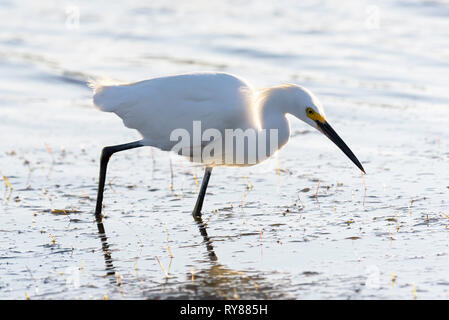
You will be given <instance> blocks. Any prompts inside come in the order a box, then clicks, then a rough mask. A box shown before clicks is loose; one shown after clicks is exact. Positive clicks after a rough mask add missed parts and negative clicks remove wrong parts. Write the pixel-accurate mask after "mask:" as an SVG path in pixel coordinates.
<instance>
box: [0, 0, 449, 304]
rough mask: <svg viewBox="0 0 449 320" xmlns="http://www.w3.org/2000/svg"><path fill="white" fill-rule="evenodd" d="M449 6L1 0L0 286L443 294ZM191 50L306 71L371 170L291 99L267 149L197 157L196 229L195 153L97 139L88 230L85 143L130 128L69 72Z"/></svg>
mask: <svg viewBox="0 0 449 320" xmlns="http://www.w3.org/2000/svg"><path fill="white" fill-rule="evenodd" d="M448 17H449V2H448V1H372V2H371V1H300V2H298V1H290V0H285V1H248V0H246V1H240V0H239V1H199V0H197V1H170V2H169V1H151V2H145V1H134V0H131V1H126V2H122V3H118V2H110V1H109V2H108V1H69V2H61V1H7V0H2V1H0V137H1V145H0V146H1V150H0V176H1V177H2V178H3V183H2V184H3V186H2V187H3V188H4V194H3V199H2V203H1V206H0V244H1V250H0V298H2V299H7V298H14V299H25V298H27V297H29V298H31V299H60V298H63V299H74V298H79V299H88V298H94V299H102V298H104V297H107V298H115V299H123V298H138V299H143V298H150V299H155V298H163V299H166V298H193V299H202V298H222V299H224V298H230V299H238V298H290V299H310V298H326V299H327V298H331V299H332V298H333V299H365V298H380V299H390V298H399V299H413V298H431V299H434V298H438V299H441V298H442V299H447V298H448V297H449V279H448V276H447V275H448V274H449V273H448V271H449V270H448V266H449V256H448V255H449V248H448V244H449V242H448V240H447V232H448V225H449V216H448V215H449V208H448V200H447V199H448V194H449V162H448V160H449V119H448V116H447V107H448V104H449V90H448V89H447V86H448V83H449V76H448V74H449V43H448V39H449V19H448ZM205 70H206V71H210V70H215V71H225V72H230V73H235V74H238V75H239V76H241V77H243V78H245V79H247V80H248V81H249V82H250V83H252V84H253V85H254V86H256V87H259V88H261V87H266V86H272V85H277V84H280V83H285V82H293V83H297V84H300V85H303V86H305V87H307V88H309V89H310V90H312V91H313V92H314V93H315V94H316V95H317V96H318V97H319V98H320V99H321V101H322V102H323V105H324V107H325V109H326V113H327V116H328V118H329V120H330V121H331V123H333V125H334V127H335V128H336V129H337V131H338V132H340V133H341V136H342V137H343V138H344V140H345V141H347V142H348V145H349V146H350V147H351V149H353V151H354V152H355V154H356V155H357V156H358V157H359V159H360V160H361V161H362V163H363V164H364V167H365V169H366V170H367V173H368V175H367V176H365V178H364V180H362V178H361V176H360V175H359V173H358V171H357V170H356V169H355V168H354V167H353V165H352V164H351V163H350V162H349V161H348V160H347V159H346V158H345V156H344V155H343V154H342V153H341V152H340V151H339V150H338V149H337V148H336V147H335V146H333V145H332V144H331V143H330V142H329V141H327V140H326V139H325V138H324V137H322V136H321V135H320V134H319V133H318V132H312V131H310V129H309V128H308V127H306V126H305V125H304V124H302V123H300V122H299V121H297V120H294V119H291V120H292V131H293V136H292V139H291V141H290V143H289V145H288V146H287V147H285V148H284V149H283V150H282V151H281V152H280V153H279V154H278V157H276V158H275V159H271V160H269V161H267V162H265V163H263V164H261V165H258V166H255V167H253V168H246V169H232V168H225V169H218V170H215V171H214V174H213V175H212V179H211V182H210V187H209V189H208V194H207V197H206V201H205V207H204V219H205V221H204V222H205V223H206V227H207V231H206V230H205V229H204V228H201V227H200V226H199V225H197V223H196V222H195V221H193V219H192V217H191V210H192V208H193V204H194V201H195V198H196V193H197V192H198V182H200V179H201V175H202V169H201V167H198V166H195V165H193V164H191V163H189V162H187V161H186V160H184V159H182V158H179V157H177V156H174V155H170V154H168V153H163V152H160V151H158V150H151V149H150V148H143V149H142V150H134V151H130V152H127V153H126V154H119V155H117V156H114V159H113V161H112V162H111V164H110V169H109V176H108V181H107V184H108V185H107V190H106V194H105V209H104V213H105V214H106V219H105V225H104V227H105V230H106V234H105V235H104V234H99V233H98V230H97V226H96V224H95V222H94V220H93V216H92V214H93V208H94V205H95V196H96V183H97V174H98V172H97V171H98V158H99V155H100V151H101V148H102V147H103V146H105V145H113V144H118V143H125V142H129V141H132V140H135V139H138V138H139V135H138V133H137V132H135V131H133V130H129V129H126V128H124V127H123V125H122V123H121V121H120V119H118V118H117V117H116V116H114V115H112V114H105V113H101V112H99V111H98V110H96V109H94V107H93V106H92V103H91V90H90V89H89V88H88V86H87V85H86V82H87V81H88V80H89V79H96V78H108V79H114V80H117V81H138V80H142V79H147V78H151V77H156V76H161V75H168V74H175V73H182V72H189V71H205ZM170 164H171V165H170ZM199 227H200V228H199ZM205 231H206V233H207V236H206V233H205ZM167 274H168V277H167Z"/></svg>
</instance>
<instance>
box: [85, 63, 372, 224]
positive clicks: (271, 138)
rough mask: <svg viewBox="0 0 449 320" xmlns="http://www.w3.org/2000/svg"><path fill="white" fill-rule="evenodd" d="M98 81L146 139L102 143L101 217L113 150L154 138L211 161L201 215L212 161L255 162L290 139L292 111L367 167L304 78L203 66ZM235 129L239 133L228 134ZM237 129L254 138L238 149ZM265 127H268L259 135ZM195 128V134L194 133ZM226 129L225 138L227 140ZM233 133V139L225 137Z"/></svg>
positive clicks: (108, 101)
mask: <svg viewBox="0 0 449 320" xmlns="http://www.w3.org/2000/svg"><path fill="white" fill-rule="evenodd" d="M91 86H92V87H93V89H94V96H93V101H94V105H95V106H96V107H98V108H99V109H100V110H102V111H106V112H114V113H116V114H117V115H118V116H119V117H120V118H122V120H123V122H124V124H125V126H126V127H128V128H133V129H137V131H139V133H140V134H141V135H142V136H143V139H142V140H139V141H135V142H131V143H126V144H121V145H116V146H109V147H105V148H104V149H103V151H102V154H101V160H100V180H99V186H98V196H97V205H96V210H95V215H96V217H97V218H99V217H100V216H101V210H102V202H103V191H104V184H105V179H106V168H107V164H108V161H109V159H110V157H111V155H112V154H114V153H116V152H119V151H124V150H128V149H133V148H138V147H143V146H152V147H156V148H159V149H161V150H166V151H169V150H172V151H175V152H177V153H179V154H182V155H184V156H187V157H188V158H189V159H190V160H191V161H194V162H199V163H203V164H204V165H205V166H206V168H205V173H204V178H203V181H202V184H201V188H200V192H199V195H198V198H197V201H196V204H195V207H194V210H193V215H194V216H195V217H198V216H200V215H201V208H202V205H203V201H204V196H205V194H206V189H207V185H208V182H209V178H210V175H211V172H212V168H213V167H214V166H220V165H223V166H249V165H254V164H257V163H259V162H261V161H263V160H265V159H267V158H269V157H270V156H271V155H273V153H275V152H276V151H277V150H279V149H280V148H282V147H283V146H284V145H285V144H286V143H287V142H288V140H289V137H290V125H289V121H288V120H287V118H286V117H285V116H286V114H291V115H293V116H295V117H297V118H299V119H301V120H303V121H304V122H305V123H307V124H309V125H310V126H312V127H313V128H315V129H317V130H319V131H320V132H322V133H323V134H324V135H326V136H327V137H328V138H329V139H330V140H331V141H333V142H334V143H335V144H336V145H337V146H338V147H339V148H340V149H341V150H342V151H343V152H344V153H345V154H346V155H347V156H348V157H349V159H351V160H352V162H353V163H354V164H355V165H356V166H357V167H358V168H359V169H360V170H362V171H363V172H365V171H364V169H363V167H362V165H361V164H360V162H359V161H358V160H357V158H356V156H355V155H354V154H353V153H352V151H351V150H350V149H349V148H348V146H347V145H346V144H345V143H344V142H343V140H342V139H341V138H340V137H339V136H338V135H337V133H336V132H335V131H334V129H332V127H331V126H330V125H329V123H328V122H327V121H326V116H325V114H324V111H323V108H322V106H321V104H320V102H319V101H318V99H317V98H316V97H315V96H314V95H313V94H312V93H311V92H310V91H309V90H307V89H305V88H303V87H301V86H298V85H294V84H284V85H280V86H276V87H272V88H268V89H264V90H261V91H256V90H254V89H253V88H252V87H251V86H250V85H249V84H248V83H247V82H246V81H244V80H242V79H240V78H238V77H236V76H234V75H230V74H227V73H210V72H204V73H188V74H181V75H174V76H167V77H160V78H154V79H149V80H144V81H140V82H135V83H129V84H121V85H120V84H115V85H106V84H102V83H92V84H91ZM229 130H231V133H233V135H230V136H229V135H228V131H229ZM237 130H240V133H243V138H246V139H247V140H246V144H245V143H240V147H242V146H243V148H240V149H238V150H237V149H236V148H237V146H238V143H236V144H234V143H233V142H234V140H235V139H236V135H235V132H236V131H237ZM243 130H245V131H243ZM251 130H252V132H251ZM261 132H263V133H264V134H265V135H264V136H262V135H260V133H261ZM174 133H175V134H174ZM251 133H253V134H252V135H251ZM183 134H187V135H189V137H188V138H186V139H185V140H184V139H181V140H184V141H183V142H182V143H181V142H179V141H178V140H177V139H176V137H178V138H179V137H181V138H182V135H183ZM198 134H199V137H200V138H199V139H198ZM267 134H268V135H267ZM190 135H193V141H192V138H191V137H190ZM195 135H197V138H195ZM223 135H224V136H225V139H224V140H225V141H224V142H223V141H221V140H220V139H221V138H222V136H223ZM241 136H242V135H241ZM174 137H175V139H174ZM229 137H231V139H232V141H231V143H228V142H229V141H226V140H227V139H226V138H229ZM212 138H213V139H212ZM228 140H229V139H228ZM253 147H255V148H253ZM259 147H263V148H259ZM267 147H268V151H267V149H266V148H267ZM175 149H176V150H175ZM256 149H257V151H255V150H256ZM259 149H261V150H262V152H260V150H259ZM205 151H207V152H206V153H205ZM239 151H240V152H239ZM239 153H240V154H239ZM242 153H243V154H242ZM230 154H231V156H230V157H228V156H229V155H230ZM206 155H207V156H206Z"/></svg>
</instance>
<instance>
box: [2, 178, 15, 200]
mask: <svg viewBox="0 0 449 320" xmlns="http://www.w3.org/2000/svg"><path fill="white" fill-rule="evenodd" d="M3 182H4V183H5V195H6V192H7V191H8V189H9V195H8V197H7V198H6V201H8V200H9V198H11V194H12V191H13V187H12V185H11V182H9V180H8V178H7V177H6V176H3Z"/></svg>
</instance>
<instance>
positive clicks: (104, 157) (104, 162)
mask: <svg viewBox="0 0 449 320" xmlns="http://www.w3.org/2000/svg"><path fill="white" fill-rule="evenodd" d="M139 147H143V144H142V142H141V141H135V142H131V143H125V144H119V145H116V146H110V147H104V148H103V151H102V152H101V159H100V180H99V182H98V195H97V206H96V208H95V218H96V219H97V221H101V209H102V206H103V192H104V183H105V181H106V169H107V166H108V162H109V159H110V158H111V156H112V155H113V154H114V153H116V152H119V151H124V150H128V149H134V148H139Z"/></svg>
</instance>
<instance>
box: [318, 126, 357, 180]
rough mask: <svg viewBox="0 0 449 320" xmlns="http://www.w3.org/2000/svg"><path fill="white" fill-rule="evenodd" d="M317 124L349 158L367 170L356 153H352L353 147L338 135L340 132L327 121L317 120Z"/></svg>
mask: <svg viewBox="0 0 449 320" xmlns="http://www.w3.org/2000/svg"><path fill="white" fill-rule="evenodd" d="M316 124H317V125H318V129H319V130H321V132H322V133H323V134H324V135H325V136H326V137H328V138H329V139H330V140H331V141H332V142H333V143H335V144H336V145H337V147H339V148H340V149H341V151H343V152H344V154H345V155H347V156H348V158H349V159H351V161H352V162H353V163H354V164H355V165H356V166H357V167H358V168H359V169H360V170H362V172H363V173H365V170H364V169H363V167H362V164H361V163H360V161H359V160H358V159H357V158H356V156H355V155H354V153H352V151H351V149H349V147H348V146H347V145H346V143H344V141H343V140H342V139H341V138H340V137H339V136H338V134H337V133H336V132H335V130H334V129H332V127H331V126H330V125H329V123H328V122H327V121H324V122H321V121H318V120H317V121H316Z"/></svg>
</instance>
